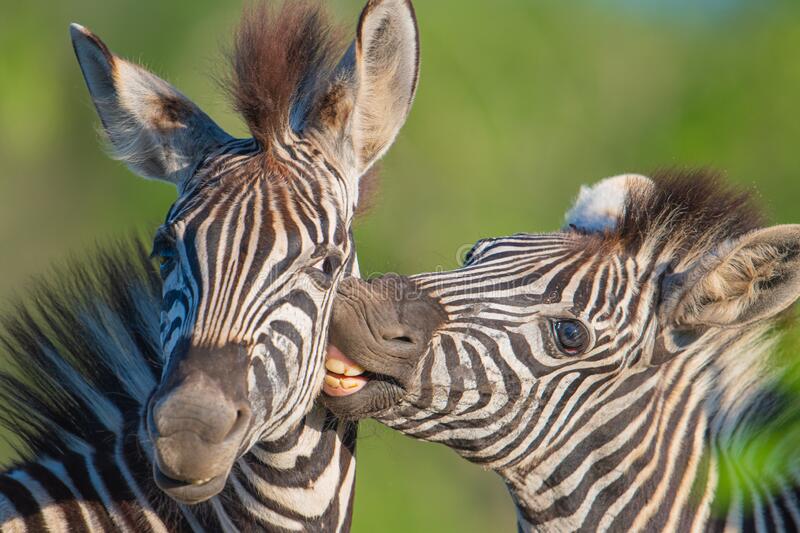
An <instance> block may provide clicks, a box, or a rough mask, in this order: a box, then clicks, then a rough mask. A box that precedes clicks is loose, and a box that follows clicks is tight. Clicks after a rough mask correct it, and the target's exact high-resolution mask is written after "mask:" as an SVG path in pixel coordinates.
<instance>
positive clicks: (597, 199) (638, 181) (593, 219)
mask: <svg viewBox="0 0 800 533" xmlns="http://www.w3.org/2000/svg"><path fill="white" fill-rule="evenodd" d="M652 186H653V181H652V180H651V179H650V178H648V177H646V176H642V175H640V174H622V175H619V176H613V177H611V178H606V179H604V180H602V181H600V182H598V183H596V184H594V185H591V186H587V185H583V186H581V190H580V192H579V193H578V198H577V199H576V200H575V204H574V205H573V206H572V207H571V208H570V210H569V211H567V213H566V215H565V217H564V218H565V220H566V225H565V228H569V227H573V228H576V229H579V230H581V231H585V232H588V233H595V232H597V233H603V232H605V231H611V230H613V229H614V228H616V226H617V222H618V220H619V217H620V216H621V215H622V211H623V209H624V207H625V198H626V196H627V193H628V191H629V190H630V189H631V188H632V187H652Z"/></svg>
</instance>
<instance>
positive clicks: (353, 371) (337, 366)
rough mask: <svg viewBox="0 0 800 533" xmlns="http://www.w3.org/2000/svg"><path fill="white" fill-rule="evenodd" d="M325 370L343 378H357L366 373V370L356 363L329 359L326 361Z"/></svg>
mask: <svg viewBox="0 0 800 533" xmlns="http://www.w3.org/2000/svg"><path fill="white" fill-rule="evenodd" d="M325 369H326V370H328V371H329V372H333V373H334V374H339V375H341V376H348V377H355V376H360V375H361V374H363V373H364V369H363V368H362V367H361V366H360V365H357V364H355V363H347V362H345V361H342V360H341V359H334V358H333V357H328V358H327V359H326V360H325Z"/></svg>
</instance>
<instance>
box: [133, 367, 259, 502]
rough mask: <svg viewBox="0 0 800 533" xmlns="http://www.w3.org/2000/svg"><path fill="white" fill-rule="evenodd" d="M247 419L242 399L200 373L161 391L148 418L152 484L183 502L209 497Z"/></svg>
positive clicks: (228, 464)
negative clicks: (152, 450)
mask: <svg viewBox="0 0 800 533" xmlns="http://www.w3.org/2000/svg"><path fill="white" fill-rule="evenodd" d="M251 421H252V410H251V409H250V406H249V404H248V403H247V402H246V401H242V400H238V401H237V400H236V399H235V398H230V397H228V396H226V395H225V394H224V393H223V391H222V389H220V387H218V386H217V385H216V383H215V381H213V380H211V379H209V378H207V377H206V376H205V375H204V374H202V373H200V372H193V373H191V374H189V375H188V376H186V377H185V378H184V379H183V380H182V381H181V382H180V383H179V384H178V385H177V386H174V387H171V388H170V389H169V390H168V391H165V392H161V391H159V392H158V393H157V394H156V395H155V396H154V397H153V400H152V401H151V404H150V409H149V416H148V426H149V430H150V438H151V441H152V442H153V447H154V451H155V464H154V465H153V466H154V469H155V476H156V478H155V481H156V484H157V485H158V486H159V487H160V488H161V489H162V490H164V491H165V492H166V493H167V494H169V495H170V496H172V497H173V498H175V499H177V500H179V501H183V502H184V503H195V502H197V501H202V500H203V499H206V498H208V497H210V496H213V495H214V494H216V493H217V492H218V491H219V490H221V487H222V486H224V482H225V479H226V478H227V475H228V472H229V471H230V468H231V467H232V466H233V462H234V461H235V460H236V458H237V457H238V454H239V450H240V448H241V446H242V443H243V442H244V439H245V435H246V432H247V430H248V428H249V426H250V423H251Z"/></svg>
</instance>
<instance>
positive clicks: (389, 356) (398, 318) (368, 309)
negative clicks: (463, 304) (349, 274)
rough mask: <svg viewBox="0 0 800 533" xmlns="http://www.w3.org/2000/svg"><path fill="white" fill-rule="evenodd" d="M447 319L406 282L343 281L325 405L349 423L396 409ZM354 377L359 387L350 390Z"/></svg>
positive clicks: (402, 279) (399, 279)
mask: <svg viewBox="0 0 800 533" xmlns="http://www.w3.org/2000/svg"><path fill="white" fill-rule="evenodd" d="M446 318H447V313H446V312H445V311H444V308H443V307H442V306H441V305H440V304H439V302H438V301H437V300H436V299H435V298H432V297H430V296H429V295H427V294H426V293H425V292H423V291H421V290H420V289H419V288H418V287H417V286H416V285H415V284H414V282H413V281H412V280H410V279H408V278H406V277H402V276H397V275H387V276H383V277H381V278H376V279H373V280H370V281H363V280H360V279H358V278H348V279H346V280H344V281H343V282H342V283H341V284H340V286H339V292H338V294H337V298H336V302H335V303H334V308H333V315H332V318H331V324H330V335H329V347H328V360H327V362H326V365H325V366H326V370H327V373H326V379H325V381H326V387H325V388H324V389H323V390H324V393H323V394H322V401H323V403H324V404H325V405H326V406H327V407H328V408H329V409H330V410H331V411H333V412H334V414H336V415H337V416H339V417H340V418H344V419H351V420H357V419H360V418H367V417H372V416H376V415H378V414H379V413H381V412H382V411H386V410H387V409H390V408H392V407H393V406H395V405H397V403H399V402H400V401H401V400H402V399H403V398H404V397H405V396H406V394H407V393H408V390H409V387H410V386H411V378H412V376H414V374H415V373H416V370H417V367H418V366H419V364H420V362H421V361H422V360H423V359H424V357H425V354H426V353H427V352H428V349H429V344H430V341H431V338H432V337H433V333H434V332H435V331H436V329H437V328H438V327H439V326H440V325H441V324H442V323H443V322H444V321H445V320H446ZM353 375H355V376H356V379H358V380H359V383H358V384H357V385H356V386H353V388H352V389H351V390H347V389H348V388H349V385H348V384H349V382H350V381H351V379H352V378H350V376H353ZM337 381H338V383H339V385H338V388H337V384H336V382H337ZM351 391H354V392H351Z"/></svg>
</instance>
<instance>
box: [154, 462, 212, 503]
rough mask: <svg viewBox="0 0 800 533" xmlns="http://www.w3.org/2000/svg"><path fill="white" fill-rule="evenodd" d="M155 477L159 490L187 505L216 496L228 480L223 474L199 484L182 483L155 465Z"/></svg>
mask: <svg viewBox="0 0 800 533" xmlns="http://www.w3.org/2000/svg"><path fill="white" fill-rule="evenodd" d="M153 477H154V478H155V482H156V485H158V488H160V489H161V490H162V491H164V492H165V493H166V494H167V495H168V496H170V497H171V498H172V499H174V500H177V501H179V502H181V503H186V504H195V503H200V502H203V501H205V500H208V499H209V498H212V497H214V496H216V495H217V494H219V492H220V491H221V490H222V489H223V488H224V487H225V482H226V481H227V479H228V475H227V474H222V475H219V476H215V477H212V478H211V479H207V480H202V481H198V482H190V481H181V480H178V479H173V478H171V477H169V476H167V475H166V474H164V472H162V471H161V469H160V468H159V467H158V466H157V465H153Z"/></svg>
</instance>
